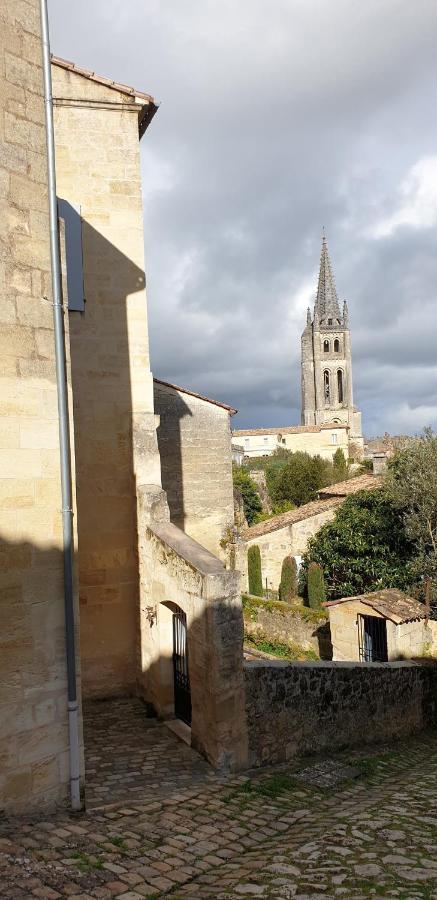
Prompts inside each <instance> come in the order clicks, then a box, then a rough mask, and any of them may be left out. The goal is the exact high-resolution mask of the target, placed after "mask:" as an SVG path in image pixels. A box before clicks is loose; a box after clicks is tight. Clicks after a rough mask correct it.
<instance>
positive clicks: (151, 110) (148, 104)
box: [52, 53, 158, 136]
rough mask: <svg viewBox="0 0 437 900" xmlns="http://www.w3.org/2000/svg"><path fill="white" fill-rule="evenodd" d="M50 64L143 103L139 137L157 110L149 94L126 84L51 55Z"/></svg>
mask: <svg viewBox="0 0 437 900" xmlns="http://www.w3.org/2000/svg"><path fill="white" fill-rule="evenodd" d="M52 64H53V65H54V66H59V68H61V69H66V70H67V71H68V72H75V73H76V75H81V76H82V77H83V78H87V79H88V80H89V81H95V82H96V83H97V84H101V85H103V87H107V88H111V89H112V90H114V91H118V92H119V93H120V94H127V95H128V96H129V97H131V98H132V100H133V101H135V100H141V101H143V102H142V108H141V110H140V115H139V128H140V135H141V136H142V135H143V134H144V132H145V130H146V128H147V126H148V125H149V124H150V122H151V121H152V119H153V116H154V115H155V113H156V110H157V109H158V104H157V103H156V101H155V100H154V99H153V97H152V96H151V95H150V94H145V93H144V91H137V90H136V89H135V88H133V87H131V86H130V85H128V84H122V83H121V82H119V81H113V80H112V79H111V78H105V76H104V75H97V74H96V73H95V72H92V71H91V69H83V68H82V67H81V66H76V64H75V63H73V62H70V61H69V60H68V59H62V57H60V56H55V55H54V54H53V53H52ZM54 99H56V98H54Z"/></svg>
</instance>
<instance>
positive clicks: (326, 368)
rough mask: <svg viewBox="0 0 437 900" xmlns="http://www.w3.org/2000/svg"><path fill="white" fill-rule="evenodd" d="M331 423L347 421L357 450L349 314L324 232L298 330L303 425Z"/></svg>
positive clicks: (358, 416) (358, 419)
mask: <svg viewBox="0 0 437 900" xmlns="http://www.w3.org/2000/svg"><path fill="white" fill-rule="evenodd" d="M330 423H332V424H334V423H335V424H344V425H348V427H349V429H350V431H349V441H350V443H351V444H357V445H358V447H359V448H360V451H361V452H362V447H363V436H362V433H361V413H360V412H359V411H358V410H357V409H356V408H355V407H354V401H353V390H352V355H351V340H350V330H349V312H348V307H347V303H346V301H344V303H343V308H342V310H341V309H340V305H339V302H338V296H337V290H336V287H335V281H334V276H333V274H332V269H331V263H330V259H329V254H328V246H327V243H326V238H325V235H324V234H323V239H322V251H321V255H320V272H319V283H318V287H317V297H316V302H315V305H314V315H313V316H311V310H310V308H309V307H308V312H307V324H306V328H305V330H304V332H303V334H302V425H329V424H330ZM354 455H358V454H354Z"/></svg>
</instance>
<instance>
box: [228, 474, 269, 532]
mask: <svg viewBox="0 0 437 900" xmlns="http://www.w3.org/2000/svg"><path fill="white" fill-rule="evenodd" d="M232 477H233V481H234V487H235V488H236V489H237V490H238V492H239V493H240V495H241V497H242V500H243V506H244V515H245V516H246V520H247V524H248V525H253V523H254V521H255V516H256V515H257V513H260V512H261V510H262V503H261V499H260V496H259V493H258V490H257V487H256V484H255V482H254V481H253V480H252V478H251V477H250V475H249V473H248V472H247V470H246V469H245V468H244V466H233V467H232Z"/></svg>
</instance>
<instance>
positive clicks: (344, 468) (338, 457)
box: [332, 447, 348, 484]
mask: <svg viewBox="0 0 437 900" xmlns="http://www.w3.org/2000/svg"><path fill="white" fill-rule="evenodd" d="M332 465H333V473H332V474H333V478H334V481H333V482H332V483H333V484H335V482H336V481H345V480H346V478H347V477H348V464H347V462H346V457H345V455H344V453H343V450H342V449H341V447H338V448H337V450H336V451H335V453H334V456H333V457H332Z"/></svg>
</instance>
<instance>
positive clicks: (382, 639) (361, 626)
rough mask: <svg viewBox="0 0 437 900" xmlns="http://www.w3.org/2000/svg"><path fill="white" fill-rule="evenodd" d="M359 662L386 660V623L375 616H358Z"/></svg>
mask: <svg viewBox="0 0 437 900" xmlns="http://www.w3.org/2000/svg"><path fill="white" fill-rule="evenodd" d="M358 646H359V651H360V660H361V662H387V660H388V654H387V624H386V621H385V619H378V618H377V616H358Z"/></svg>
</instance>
